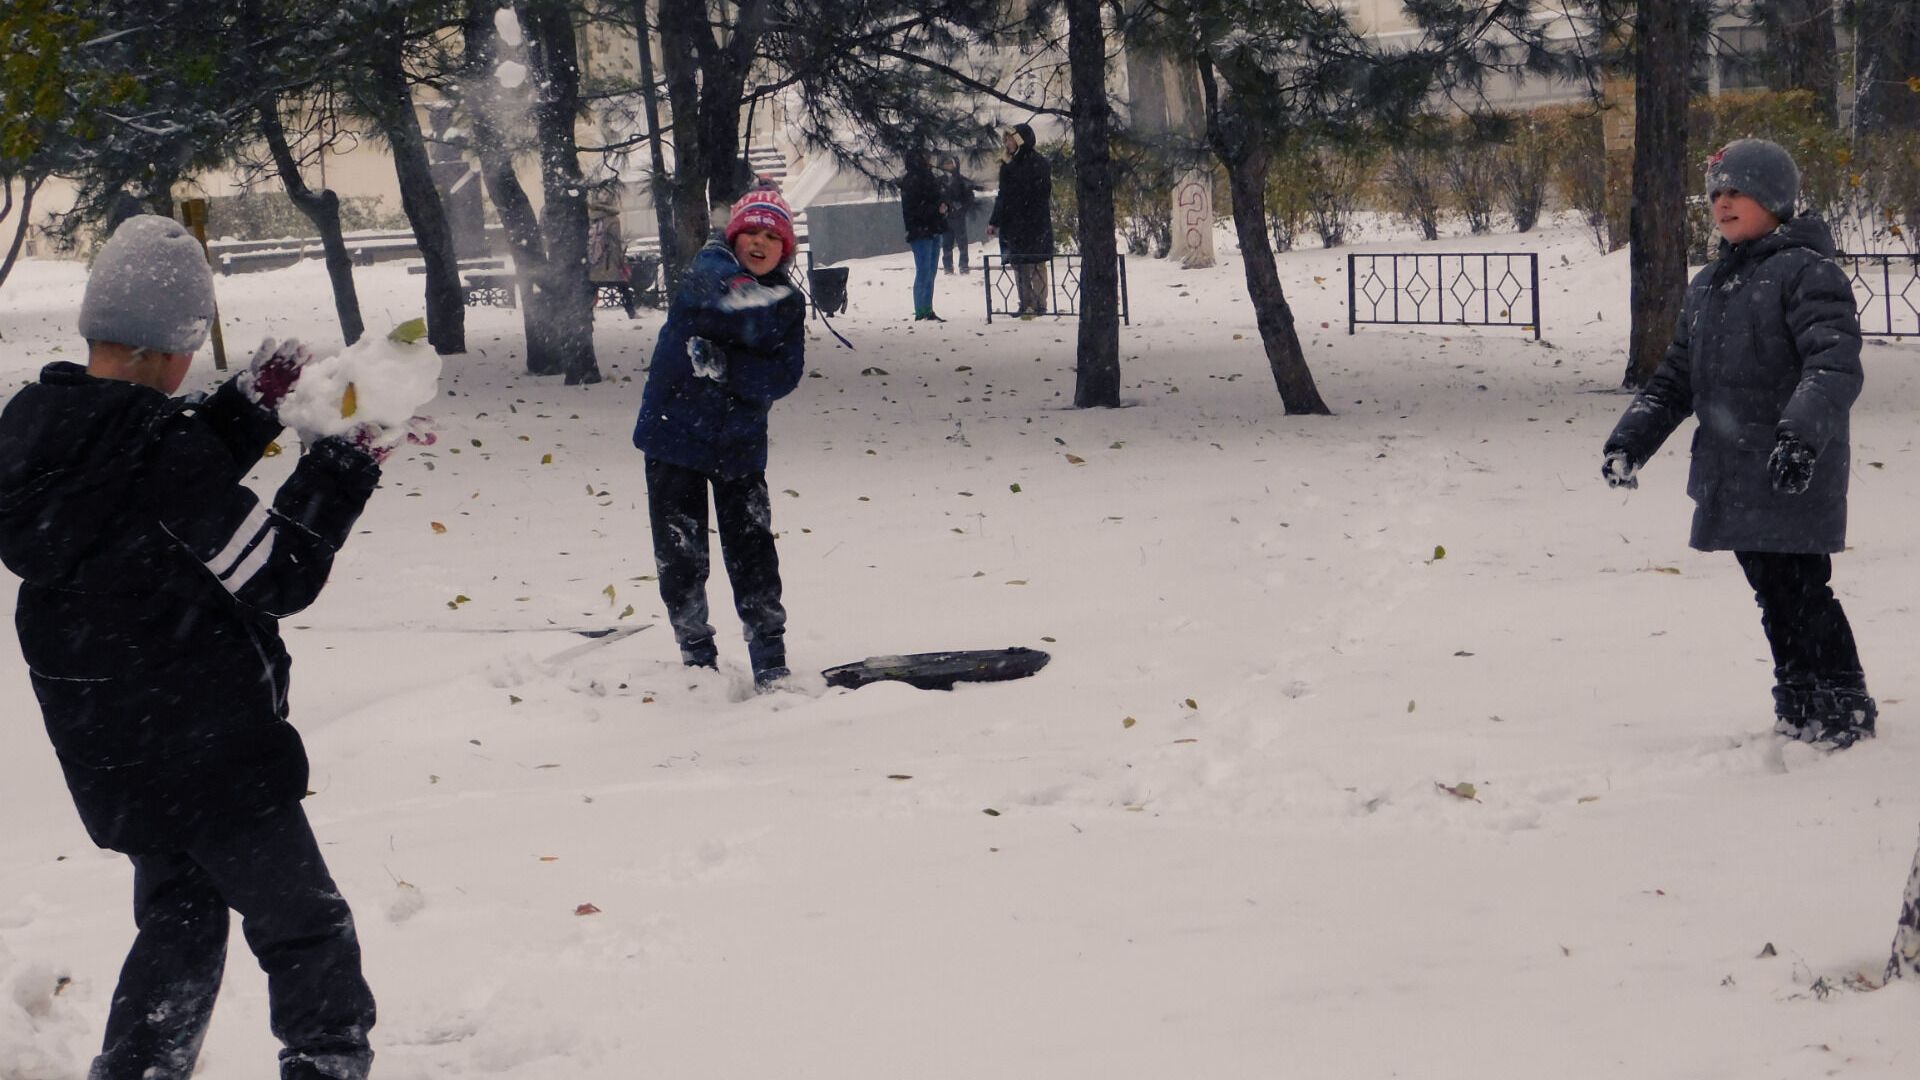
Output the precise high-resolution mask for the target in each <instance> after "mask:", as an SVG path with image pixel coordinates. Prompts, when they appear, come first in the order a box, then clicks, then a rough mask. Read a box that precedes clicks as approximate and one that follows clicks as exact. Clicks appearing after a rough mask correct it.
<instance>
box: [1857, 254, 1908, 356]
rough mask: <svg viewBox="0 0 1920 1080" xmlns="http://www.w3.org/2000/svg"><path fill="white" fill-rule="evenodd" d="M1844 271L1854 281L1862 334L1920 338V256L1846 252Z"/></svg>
mask: <svg viewBox="0 0 1920 1080" xmlns="http://www.w3.org/2000/svg"><path fill="white" fill-rule="evenodd" d="M1839 260H1840V269H1842V270H1845V271H1846V272H1847V277H1848V279H1849V280H1851V281H1852V282H1853V299H1854V302H1855V303H1856V304H1858V305H1859V306H1860V333H1861V334H1863V335H1865V336H1867V337H1909V336H1915V335H1920V307H1916V305H1920V253H1908V254H1884V253H1883V254H1874V255H1862V254H1855V253H1853V252H1842V253H1841V254H1840V255H1839Z"/></svg>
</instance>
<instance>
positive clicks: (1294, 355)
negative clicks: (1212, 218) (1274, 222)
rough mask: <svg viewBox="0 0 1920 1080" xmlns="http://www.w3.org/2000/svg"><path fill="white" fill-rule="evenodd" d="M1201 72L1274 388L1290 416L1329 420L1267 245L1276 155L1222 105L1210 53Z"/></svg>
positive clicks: (1245, 120) (1229, 105)
mask: <svg viewBox="0 0 1920 1080" xmlns="http://www.w3.org/2000/svg"><path fill="white" fill-rule="evenodd" d="M1194 62H1195V64H1196V65H1197V66H1198V67H1199V70H1200V90H1201V95H1202V98H1203V99H1204V104H1205V106H1206V116H1207V146H1208V147H1209V148H1210V149H1212V151H1213V156H1214V157H1216V158H1219V159H1220V164H1221V165H1222V166H1223V167H1225V168H1226V170H1227V188H1228V190H1229V191H1230V192H1231V193H1232V196H1233V231H1234V234H1235V235H1236V236H1237V237H1239V240H1240V259H1241V262H1243V263H1244V264H1245V265H1246V274H1247V299H1249V300H1251V301H1252V302H1253V319H1254V325H1256V326H1258V327H1259V328H1260V343H1261V344H1262V345H1264V346H1265V347H1266V350H1267V366H1268V367H1270V368H1272V369H1273V385H1274V386H1275V387H1276V388H1277V389H1278V390H1279V391H1280V403H1281V404H1282V405H1283V406H1285V407H1286V412H1287V415H1288V416H1326V415H1329V414H1331V412H1332V410H1331V409H1328V408H1327V403H1326V402H1324V401H1322V400H1320V390H1319V388H1318V387H1316V386H1315V385H1314V384H1313V372H1312V371H1311V370H1309V369H1308V367H1307V354H1306V351H1305V350H1304V349H1302V348H1301V347H1300V334H1299V332H1298V331H1297V330H1296V329H1295V328H1294V325H1293V309H1292V308H1291V307H1289V306H1288V305H1287V294H1286V290H1284V289H1282V288H1281V287H1280V269H1279V267H1278V266H1277V265H1275V263H1274V260H1273V248H1272V247H1271V246H1270V245H1269V244H1268V243H1267V171H1268V169H1269V168H1270V167H1271V162H1272V153H1273V151H1272V149H1271V148H1270V147H1269V146H1268V145H1267V144H1266V142H1264V141H1263V139H1262V135H1261V132H1260V131H1259V130H1258V125H1256V124H1255V123H1253V122H1252V120H1251V118H1249V117H1246V116H1243V115H1241V114H1240V111H1239V108H1240V107H1239V105H1238V103H1237V102H1236V101H1232V100H1229V101H1226V102H1222V101H1221V100H1220V86H1219V83H1218V81H1217V80H1216V79H1215V77H1214V69H1213V58H1212V57H1211V56H1209V55H1208V54H1207V53H1206V52H1205V51H1198V52H1196V54H1195V55H1194Z"/></svg>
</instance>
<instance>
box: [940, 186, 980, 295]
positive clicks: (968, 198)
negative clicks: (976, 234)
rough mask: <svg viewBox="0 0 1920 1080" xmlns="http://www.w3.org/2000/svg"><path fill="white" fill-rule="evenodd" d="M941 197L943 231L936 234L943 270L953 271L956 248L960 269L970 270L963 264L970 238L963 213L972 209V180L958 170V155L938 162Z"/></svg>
mask: <svg viewBox="0 0 1920 1080" xmlns="http://www.w3.org/2000/svg"><path fill="white" fill-rule="evenodd" d="M940 172H941V173H942V175H941V178H940V186H941V201H942V202H943V203H945V209H946V215H947V231H946V232H945V233H944V234H942V235H941V237H940V263H941V266H942V268H943V269H945V270H946V272H947V273H949V274H951V273H953V253H954V250H955V249H956V248H957V249H959V252H960V272H961V273H963V274H965V273H968V272H969V271H970V269H971V268H970V267H968V265H967V248H968V247H969V246H971V245H972V243H973V238H972V237H971V236H969V235H968V234H967V217H968V215H970V214H972V213H973V202H974V198H973V192H974V185H973V181H971V180H969V179H967V178H966V176H964V175H962V174H961V172H960V159H958V158H953V157H949V158H947V159H945V160H943V161H942V162H940Z"/></svg>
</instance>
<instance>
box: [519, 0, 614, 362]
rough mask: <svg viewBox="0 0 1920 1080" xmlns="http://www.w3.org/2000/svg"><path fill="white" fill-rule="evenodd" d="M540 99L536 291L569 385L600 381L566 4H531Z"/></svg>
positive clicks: (576, 62)
mask: <svg viewBox="0 0 1920 1080" xmlns="http://www.w3.org/2000/svg"><path fill="white" fill-rule="evenodd" d="M525 10H526V12H527V14H528V15H530V16H531V17H532V23H533V25H532V26H531V27H529V30H530V35H529V42H530V44H531V45H532V46H533V48H532V54H533V56H534V58H535V60H536V61H537V62H536V65H535V71H536V72H538V74H539V76H540V78H539V79H538V80H537V83H538V85H539V86H540V88H541V89H540V96H539V97H538V99H537V100H536V102H535V105H534V125H535V128H536V129H537V132H538V139H539V143H540V178H541V188H542V191H543V193H544V195H545V205H544V207H543V208H542V210H541V216H542V218H543V221H542V226H543V227H542V229H541V233H542V235H543V236H544V237H545V238H546V249H547V260H546V265H545V266H544V267H543V268H542V273H541V274H540V275H539V276H538V280H536V281H535V283H534V288H535V289H536V290H539V291H543V292H545V293H546V295H547V300H548V301H549V304H550V306H549V308H548V310H547V313H546V314H547V316H548V318H549V319H551V320H552V324H553V326H552V334H553V339H554V344H555V345H557V346H558V347H559V350H560V356H559V359H560V368H561V371H563V372H564V373H565V374H566V378H567V385H569V386H572V385H575V384H582V383H597V382H599V381H600V365H599V361H598V360H597V359H596V358H595V357H594V353H593V299H594V288H593V283H592V282H591V281H589V280H588V278H587V274H588V267H587V183H586V178H585V177H583V176H581V175H580V150H579V145H578V143H577V142H576V140H575V138H574V132H573V123H574V118H575V117H577V116H579V115H580V59H579V55H578V53H577V51H576V48H575V44H574V27H573V15H572V11H571V9H570V8H569V6H568V5H567V4H565V3H561V2H554V0H545V2H542V3H537V4H528V5H526V8H525Z"/></svg>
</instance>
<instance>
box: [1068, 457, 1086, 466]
mask: <svg viewBox="0 0 1920 1080" xmlns="http://www.w3.org/2000/svg"><path fill="white" fill-rule="evenodd" d="M1086 463H1087V459H1086V458H1083V457H1081V456H1080V455H1078V454H1068V455H1067V464H1069V465H1085V464H1086Z"/></svg>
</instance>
